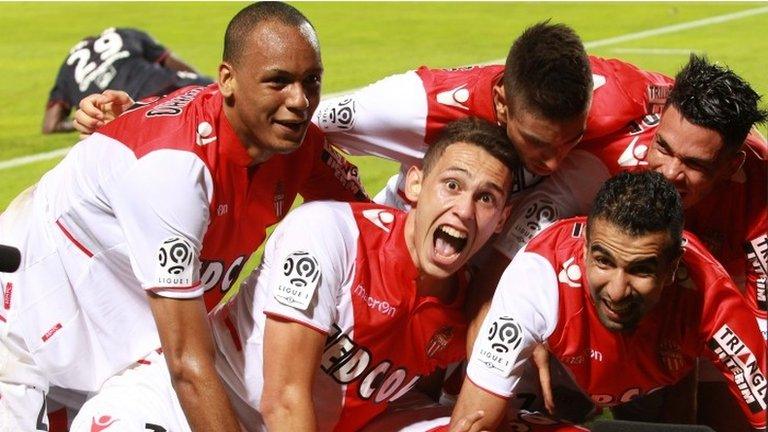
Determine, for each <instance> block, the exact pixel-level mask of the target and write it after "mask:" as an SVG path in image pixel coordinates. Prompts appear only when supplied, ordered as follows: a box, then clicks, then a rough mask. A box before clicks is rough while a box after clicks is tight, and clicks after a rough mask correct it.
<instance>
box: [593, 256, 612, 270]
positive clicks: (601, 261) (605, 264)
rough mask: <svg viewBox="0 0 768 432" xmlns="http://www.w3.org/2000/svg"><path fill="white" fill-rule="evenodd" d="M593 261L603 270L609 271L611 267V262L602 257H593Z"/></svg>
mask: <svg viewBox="0 0 768 432" xmlns="http://www.w3.org/2000/svg"><path fill="white" fill-rule="evenodd" d="M592 260H593V261H594V262H595V264H597V266H598V267H599V268H601V269H607V268H610V267H611V260H609V259H608V258H606V257H604V256H602V255H595V256H593V257H592Z"/></svg>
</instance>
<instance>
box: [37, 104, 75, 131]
mask: <svg viewBox="0 0 768 432" xmlns="http://www.w3.org/2000/svg"><path fill="white" fill-rule="evenodd" d="M68 113H69V110H64V108H63V107H62V106H61V105H60V104H53V105H51V106H49V107H48V108H46V110H45V114H44V115H43V126H42V128H41V131H42V132H43V133H44V134H51V133H56V132H72V131H73V130H75V128H74V126H73V125H72V120H70V119H68V118H67V116H68Z"/></svg>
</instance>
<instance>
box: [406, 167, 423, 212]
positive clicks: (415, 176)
mask: <svg viewBox="0 0 768 432" xmlns="http://www.w3.org/2000/svg"><path fill="white" fill-rule="evenodd" d="M423 181H424V171H422V170H421V168H418V167H415V166H411V167H410V168H408V173H407V174H406V175H405V197H406V198H408V201H410V202H412V203H415V202H417V201H418V200H419V195H420V194H421V185H422V182H423Z"/></svg>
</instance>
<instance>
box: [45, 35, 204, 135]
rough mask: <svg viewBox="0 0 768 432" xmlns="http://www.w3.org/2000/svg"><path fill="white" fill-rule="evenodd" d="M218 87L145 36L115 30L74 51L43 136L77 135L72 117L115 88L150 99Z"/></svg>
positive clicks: (87, 40) (51, 103)
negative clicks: (86, 99) (192, 88)
mask: <svg viewBox="0 0 768 432" xmlns="http://www.w3.org/2000/svg"><path fill="white" fill-rule="evenodd" d="M212 82H213V81H211V79H210V78H207V77H203V76H198V75H197V72H195V70H194V69H193V68H192V67H191V66H189V65H188V64H186V63H184V62H183V61H182V60H180V59H179V58H178V57H176V56H175V55H174V54H173V53H172V52H171V51H169V50H168V49H167V48H166V47H164V46H163V45H160V44H159V43H157V42H156V41H155V40H154V39H152V37H151V36H149V35H148V34H146V33H144V32H143V31H141V30H138V29H132V28H114V27H111V28H108V29H106V30H104V31H103V32H101V34H100V35H98V36H88V37H86V38H84V39H83V40H81V41H80V42H78V43H77V44H75V46H73V47H72V48H71V49H70V50H69V54H68V55H67V59H66V60H64V63H62V65H61V67H60V68H59V72H58V75H57V76H56V82H55V83H54V86H53V88H52V89H51V91H50V94H49V96H48V103H47V105H46V107H45V114H44V116H43V133H44V134H48V133H53V132H70V131H73V130H75V129H74V127H73V126H72V121H71V120H68V117H69V113H70V111H71V110H72V108H73V107H77V105H78V104H79V103H80V100H82V99H83V98H84V97H85V96H86V95H89V94H91V93H93V92H99V91H103V90H105V89H108V88H109V89H116V90H123V91H125V92H127V93H128V94H129V95H131V97H133V98H134V99H144V98H146V97H149V96H162V95H166V94H168V93H172V92H174V91H176V90H178V89H180V88H182V87H186V86H188V85H208V84H211V83H212Z"/></svg>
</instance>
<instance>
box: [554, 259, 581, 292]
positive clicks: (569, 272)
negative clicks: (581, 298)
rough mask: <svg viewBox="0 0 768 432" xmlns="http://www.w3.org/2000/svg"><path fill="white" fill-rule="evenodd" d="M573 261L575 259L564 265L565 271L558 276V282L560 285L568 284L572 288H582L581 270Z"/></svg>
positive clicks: (561, 271)
mask: <svg viewBox="0 0 768 432" xmlns="http://www.w3.org/2000/svg"><path fill="white" fill-rule="evenodd" d="M573 261H574V258H573V257H571V258H569V259H568V261H566V262H564V263H563V269H562V270H560V273H559V274H558V275H557V280H558V281H559V282H560V283H564V284H568V286H569V287H571V288H578V287H580V286H581V269H580V268H579V266H578V264H574V263H573Z"/></svg>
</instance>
